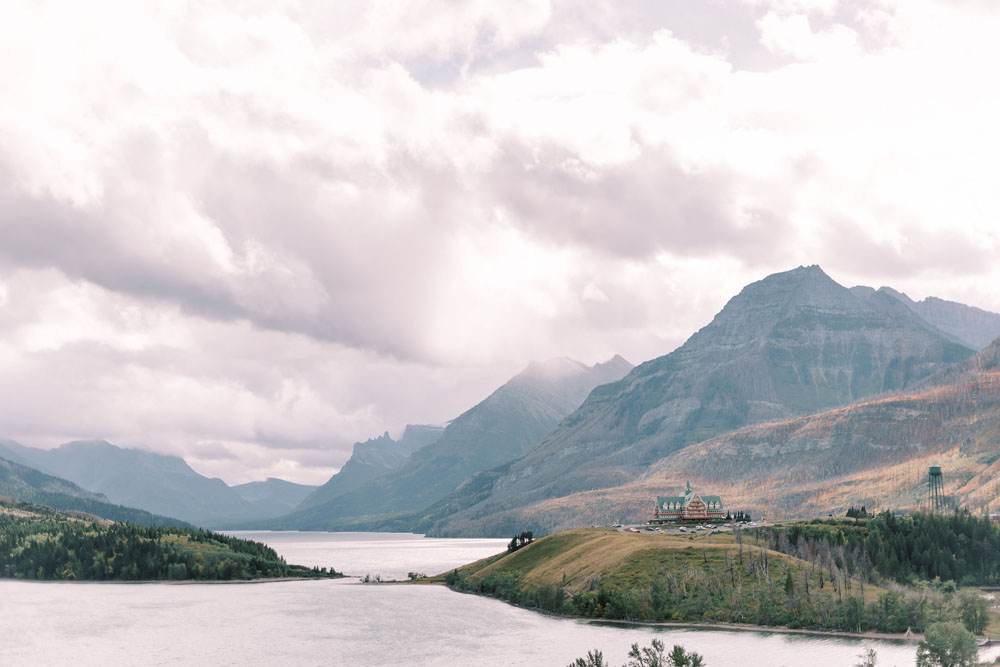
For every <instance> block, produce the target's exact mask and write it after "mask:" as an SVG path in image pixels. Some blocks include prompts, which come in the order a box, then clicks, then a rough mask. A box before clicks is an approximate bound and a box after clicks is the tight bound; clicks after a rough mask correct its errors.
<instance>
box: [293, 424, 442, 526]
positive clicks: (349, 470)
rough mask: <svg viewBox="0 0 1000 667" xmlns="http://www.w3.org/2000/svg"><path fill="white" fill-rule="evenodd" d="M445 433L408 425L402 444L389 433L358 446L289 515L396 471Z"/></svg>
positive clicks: (435, 428)
mask: <svg viewBox="0 0 1000 667" xmlns="http://www.w3.org/2000/svg"><path fill="white" fill-rule="evenodd" d="M444 430H445V427H444V426H428V425H414V424H407V426H406V428H405V429H404V431H403V436H402V437H401V438H400V439H399V440H398V441H396V440H393V439H392V438H391V437H390V436H389V432H388V431H386V432H385V433H383V434H382V435H381V436H379V437H378V438H371V439H369V440H366V441H365V442H357V443H354V449H353V451H352V452H351V458H350V459H348V460H347V463H345V464H344V465H343V467H342V468H341V469H340V470H339V471H338V472H337V474H335V475H333V476H332V477H331V478H330V479H329V480H327V481H326V483H324V484H323V485H321V486H320V487H318V488H317V489H316V490H315V491H313V492H312V493H310V494H309V495H308V496H307V497H306V498H304V499H302V501H301V502H300V503H298V505H297V507H289V508H288V510H287V512H290V511H292V510H293V509H302V510H304V509H308V508H310V507H316V506H317V505H322V504H324V503H327V502H330V501H331V500H333V499H334V498H336V497H338V496H341V495H343V494H345V493H349V492H351V491H354V490H355V489H357V488H359V487H361V486H363V485H364V484H365V483H366V482H370V481H371V480H373V479H375V478H377V477H381V476H382V475H385V474H386V473H389V472H392V471H393V470H396V469H397V468H399V467H400V466H401V465H402V464H403V462H404V461H406V459H407V458H408V457H409V456H410V455H411V454H413V452H415V451H417V450H418V449H421V448H423V447H426V446H427V445H430V444H433V443H435V442H437V441H438V440H439V439H440V438H441V435H442V434H443V433H444Z"/></svg>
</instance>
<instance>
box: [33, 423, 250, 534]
mask: <svg viewBox="0 0 1000 667" xmlns="http://www.w3.org/2000/svg"><path fill="white" fill-rule="evenodd" d="M16 453H17V454H19V455H20V458H21V459H22V460H26V462H27V463H28V464H30V465H31V467H33V468H37V469H38V470H41V471H43V472H46V473H48V474H50V475H55V476H57V477H62V478H64V479H68V480H70V481H72V482H74V483H76V484H78V485H80V486H82V487H83V488H85V489H88V490H90V491H94V492H97V493H101V494H104V495H105V496H107V498H108V500H110V501H111V502H112V503H115V504H120V505H127V506H129V507H138V508H141V509H144V510H147V511H149V512H153V513H155V514H162V515H166V516H175V517H177V518H179V519H183V520H184V521H189V522H191V523H194V524H197V525H202V526H212V525H218V524H219V523H221V522H224V521H231V520H234V519H236V520H245V519H250V518H254V510H253V507H252V506H251V505H250V503H248V502H247V501H245V500H244V499H243V498H241V497H240V496H239V494H238V493H236V491H234V490H233V489H231V488H229V487H228V486H227V485H226V483H225V482H223V481H222V480H221V479H217V478H213V479H209V478H207V477H203V476H202V475H199V474H198V473H197V472H195V471H194V470H192V469H191V467H190V466H189V465H188V464H187V463H186V462H185V461H184V459H182V458H180V457H177V456H166V455H163V454H155V453H152V452H144V451H139V450H136V449H122V448H120V447H116V446H114V445H112V444H110V443H107V442H104V441H77V442H70V443H67V444H65V445H62V446H60V447H57V448H56V449H51V450H42V449H33V448H30V447H20V449H17V450H16Z"/></svg>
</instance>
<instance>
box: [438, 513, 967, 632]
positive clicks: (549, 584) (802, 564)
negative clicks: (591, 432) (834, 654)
mask: <svg viewBox="0 0 1000 667" xmlns="http://www.w3.org/2000/svg"><path fill="white" fill-rule="evenodd" d="M738 539H739V540H740V543H738V541H737V540H738ZM836 557H837V554H836V553H834V554H833V556H832V557H831V558H830V559H829V560H828V561H827V560H824V559H822V558H819V559H813V561H812V562H810V561H806V560H802V559H800V558H797V557H794V556H791V555H788V554H783V553H780V552H778V551H775V550H772V549H770V548H768V547H767V542H766V540H764V541H762V542H761V543H760V544H759V545H758V544H757V542H756V539H755V538H754V537H753V536H752V535H750V534H744V535H741V536H740V537H739V538H737V537H736V536H735V535H733V534H731V533H720V534H715V535H699V536H697V537H696V536H666V535H654V534H635V533H621V532H617V531H614V530H610V529H600V528H581V529H576V530H570V531H565V532H562V533H556V534H553V535H549V536H547V537H544V538H541V539H539V540H536V541H535V542H533V543H532V544H530V545H528V546H526V547H523V548H521V549H519V550H517V551H514V552H512V553H510V552H509V553H505V554H501V555H498V556H494V557H492V558H488V559H485V560H482V561H478V562H476V563H473V564H470V565H468V566H466V567H463V568H461V569H459V570H455V571H453V572H450V573H446V574H445V575H442V576H440V577H439V579H440V580H442V581H444V582H445V583H447V584H448V585H449V586H451V587H453V588H455V589H457V590H462V591H468V592H476V593H480V594H485V595H489V596H492V597H497V598H499V599H502V600H507V601H509V602H513V603H515V604H519V605H522V606H528V607H535V608H539V609H543V610H547V611H552V612H556V613H563V614H569V615H573V616H580V617H585V618H605V619H622V620H631V621H649V622H663V621H672V622H725V623H750V624H755V625H765V626H788V627H793V628H814V629H837V630H846V631H852V632H861V631H865V630H880V631H885V632H903V631H905V630H906V628H911V629H913V630H915V631H919V630H920V629H921V628H923V627H924V626H925V625H927V624H929V623H932V622H934V621H936V620H940V619H942V618H954V617H956V616H957V615H959V614H960V612H959V611H958V610H957V608H958V605H959V604H960V599H959V596H958V595H957V594H953V591H954V588H952V589H950V590H949V591H945V592H937V591H935V590H932V589H931V588H928V587H924V588H922V589H920V590H918V589H916V588H904V587H901V586H898V585H896V584H885V585H875V584H873V583H871V582H870V581H869V582H867V583H866V582H865V581H864V580H863V579H859V578H855V577H854V576H853V575H852V573H851V572H850V571H849V570H848V569H847V567H846V564H845V562H844V561H843V560H842V559H841V560H840V561H837V560H836ZM817 561H818V563H819V564H817ZM838 562H839V563H840V564H839V565H838ZM928 601H929V603H928Z"/></svg>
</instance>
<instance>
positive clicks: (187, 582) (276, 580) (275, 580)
mask: <svg viewBox="0 0 1000 667" xmlns="http://www.w3.org/2000/svg"><path fill="white" fill-rule="evenodd" d="M356 578H357V577H354V576H348V575H345V576H343V577H264V578H261V579H179V580H172V579H141V580H132V581H126V580H123V579H105V580H103V581H98V580H96V579H15V578H14V577H0V584H2V583H4V582H8V581H9V582H18V583H25V584H72V585H80V584H99V585H107V584H126V585H129V586H150V585H166V586H192V585H198V584H211V585H219V584H280V583H284V582H286V581H323V580H327V579H329V580H336V581H339V580H341V579H356ZM401 583H405V582H401Z"/></svg>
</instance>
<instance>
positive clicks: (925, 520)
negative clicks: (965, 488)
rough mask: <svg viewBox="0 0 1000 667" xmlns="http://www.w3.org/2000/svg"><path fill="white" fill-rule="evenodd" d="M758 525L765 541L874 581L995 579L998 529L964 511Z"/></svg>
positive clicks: (999, 573)
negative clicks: (773, 525)
mask: <svg viewBox="0 0 1000 667" xmlns="http://www.w3.org/2000/svg"><path fill="white" fill-rule="evenodd" d="M852 514H854V515H855V516H854V518H848V519H833V520H830V519H819V520H813V521H809V522H798V523H794V524H791V525H789V526H783V527H776V528H770V529H759V530H758V531H757V533H758V537H759V538H762V539H764V540H765V541H766V542H767V543H768V546H769V547H770V548H772V549H774V550H775V551H780V552H782V553H786V554H789V555H792V556H795V557H797V558H800V559H802V560H804V561H808V562H810V563H816V562H820V563H822V564H824V565H825V566H827V567H829V566H830V565H831V564H832V565H834V566H836V567H837V568H843V569H845V570H846V571H847V573H848V574H849V575H850V576H854V577H860V578H862V579H864V580H865V581H868V582H871V583H875V582H876V581H879V580H881V579H888V580H892V581H896V582H899V583H910V584H913V583H916V582H917V581H920V580H927V581H932V580H939V581H953V582H955V583H956V584H957V585H960V586H986V585H989V586H995V585H997V584H998V582H1000V530H998V529H997V526H996V524H994V523H993V522H991V521H990V520H989V519H987V518H985V517H979V516H974V515H973V514H971V513H969V512H967V511H958V512H954V513H951V514H935V513H921V512H917V513H914V514H913V515H912V516H902V517H899V516H895V515H894V514H892V513H891V512H883V513H881V514H877V515H875V516H867V515H866V514H864V513H861V512H852Z"/></svg>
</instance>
